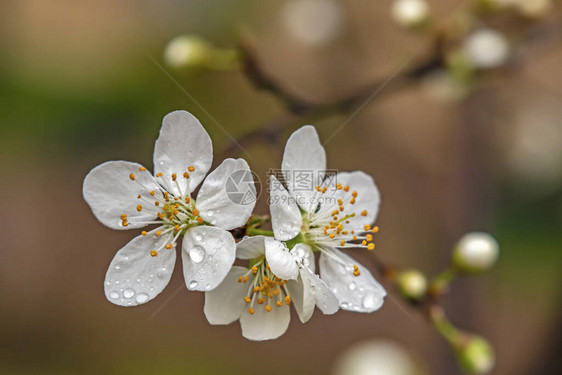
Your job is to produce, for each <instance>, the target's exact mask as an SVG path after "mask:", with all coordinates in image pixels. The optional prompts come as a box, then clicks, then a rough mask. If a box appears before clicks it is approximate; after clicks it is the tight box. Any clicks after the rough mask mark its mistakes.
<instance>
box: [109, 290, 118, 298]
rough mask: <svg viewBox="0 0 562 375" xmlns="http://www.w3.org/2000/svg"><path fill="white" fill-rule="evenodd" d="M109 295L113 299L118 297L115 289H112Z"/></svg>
mask: <svg viewBox="0 0 562 375" xmlns="http://www.w3.org/2000/svg"><path fill="white" fill-rule="evenodd" d="M109 297H110V298H113V299H116V298H119V293H117V292H116V291H113V292H111V293H109Z"/></svg>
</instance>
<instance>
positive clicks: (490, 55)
mask: <svg viewBox="0 0 562 375" xmlns="http://www.w3.org/2000/svg"><path fill="white" fill-rule="evenodd" d="M463 50H464V53H465V54H466V56H467V58H468V59H469V61H470V62H471V63H472V65H473V66H474V67H476V68H480V69H492V68H497V67H499V66H502V65H503V64H505V63H506V62H507V59H508V58H509V52H510V51H509V43H508V42H507V40H506V39H505V37H504V36H503V35H502V34H500V33H499V32H497V31H495V30H492V29H481V30H478V31H476V32H474V33H472V35H470V36H469V37H468V39H467V40H465V42H464V46H463Z"/></svg>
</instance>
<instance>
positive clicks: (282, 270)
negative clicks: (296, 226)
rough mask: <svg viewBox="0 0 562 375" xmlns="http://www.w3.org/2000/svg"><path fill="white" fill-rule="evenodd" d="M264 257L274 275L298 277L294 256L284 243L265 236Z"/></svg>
mask: <svg viewBox="0 0 562 375" xmlns="http://www.w3.org/2000/svg"><path fill="white" fill-rule="evenodd" d="M265 259H266V260H267V264H268V265H269V267H270V268H271V272H273V273H274V274H275V276H277V277H280V278H281V279H284V280H294V279H296V278H297V277H298V275H299V268H298V267H297V263H296V261H295V258H294V257H293V255H292V254H291V252H290V251H289V249H287V246H286V245H285V244H284V243H282V242H279V241H276V240H274V239H273V238H271V237H266V238H265Z"/></svg>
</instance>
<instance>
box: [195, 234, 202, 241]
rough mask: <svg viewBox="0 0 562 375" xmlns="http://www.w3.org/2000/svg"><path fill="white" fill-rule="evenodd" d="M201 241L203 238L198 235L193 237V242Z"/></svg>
mask: <svg viewBox="0 0 562 375" xmlns="http://www.w3.org/2000/svg"><path fill="white" fill-rule="evenodd" d="M202 239H203V236H201V235H200V234H197V235H195V241H201V240H202Z"/></svg>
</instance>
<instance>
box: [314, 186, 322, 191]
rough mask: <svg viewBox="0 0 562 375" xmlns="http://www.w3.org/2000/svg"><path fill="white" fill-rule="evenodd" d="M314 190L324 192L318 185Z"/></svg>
mask: <svg viewBox="0 0 562 375" xmlns="http://www.w3.org/2000/svg"><path fill="white" fill-rule="evenodd" d="M314 189H316V191H320V190H322V189H320V186H318V185H316V186H315V187H314Z"/></svg>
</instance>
